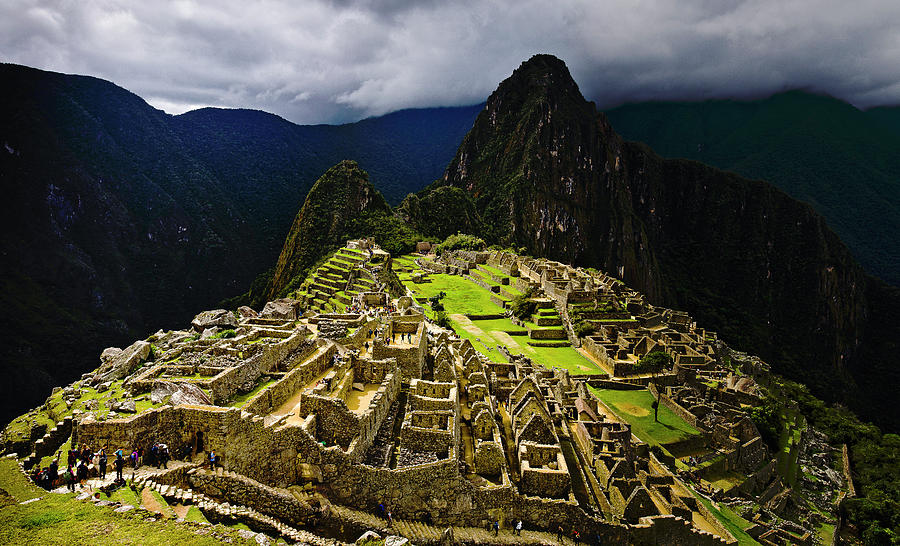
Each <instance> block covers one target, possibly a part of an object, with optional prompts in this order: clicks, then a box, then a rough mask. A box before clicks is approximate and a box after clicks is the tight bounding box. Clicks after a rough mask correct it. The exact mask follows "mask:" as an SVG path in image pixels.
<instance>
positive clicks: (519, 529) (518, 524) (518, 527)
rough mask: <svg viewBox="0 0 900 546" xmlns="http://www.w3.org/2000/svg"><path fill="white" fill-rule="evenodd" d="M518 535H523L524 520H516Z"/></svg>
mask: <svg viewBox="0 0 900 546" xmlns="http://www.w3.org/2000/svg"><path fill="white" fill-rule="evenodd" d="M516 535H518V536H522V520H519V521H517V522H516Z"/></svg>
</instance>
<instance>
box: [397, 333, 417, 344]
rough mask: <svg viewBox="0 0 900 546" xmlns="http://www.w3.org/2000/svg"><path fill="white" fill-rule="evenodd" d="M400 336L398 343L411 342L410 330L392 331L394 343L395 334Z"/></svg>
mask: <svg viewBox="0 0 900 546" xmlns="http://www.w3.org/2000/svg"><path fill="white" fill-rule="evenodd" d="M398 335H399V336H400V343H412V342H413V341H412V339H413V334H412V332H394V343H397V336H398Z"/></svg>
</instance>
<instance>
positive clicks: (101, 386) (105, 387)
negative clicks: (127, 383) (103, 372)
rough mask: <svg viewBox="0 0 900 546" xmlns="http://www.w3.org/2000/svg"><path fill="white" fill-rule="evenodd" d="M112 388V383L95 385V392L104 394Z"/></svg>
mask: <svg viewBox="0 0 900 546" xmlns="http://www.w3.org/2000/svg"><path fill="white" fill-rule="evenodd" d="M111 386H112V381H106V382H103V383H100V384H99V385H97V392H106V391H108V390H109V388H110V387H111Z"/></svg>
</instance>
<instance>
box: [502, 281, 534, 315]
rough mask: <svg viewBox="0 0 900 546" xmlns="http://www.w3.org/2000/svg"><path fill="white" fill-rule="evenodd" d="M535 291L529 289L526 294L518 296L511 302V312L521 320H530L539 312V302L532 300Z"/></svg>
mask: <svg viewBox="0 0 900 546" xmlns="http://www.w3.org/2000/svg"><path fill="white" fill-rule="evenodd" d="M533 295H534V290H532V289H531V288H529V289H528V290H526V291H525V293H524V294H522V295H520V296H516V297H514V298H513V299H511V300H510V302H509V310H510V311H512V314H513V316H514V317H516V318H517V319H519V320H528V319H529V318H530V317H531V315H533V314H534V312H535V311H537V302H536V301H534V300H533V299H531V297H532V296H533Z"/></svg>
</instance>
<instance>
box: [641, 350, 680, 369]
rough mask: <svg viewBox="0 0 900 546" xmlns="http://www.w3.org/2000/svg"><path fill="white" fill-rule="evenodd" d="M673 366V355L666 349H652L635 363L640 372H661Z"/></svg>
mask: <svg viewBox="0 0 900 546" xmlns="http://www.w3.org/2000/svg"><path fill="white" fill-rule="evenodd" d="M671 367H672V355H670V354H669V353H667V352H665V351H652V352H649V353H647V354H645V355H644V356H642V357H641V359H640V360H638V361H637V363H636V364H635V365H634V371H636V372H638V373H660V372H662V371H664V370H668V369H670V368H671Z"/></svg>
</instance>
